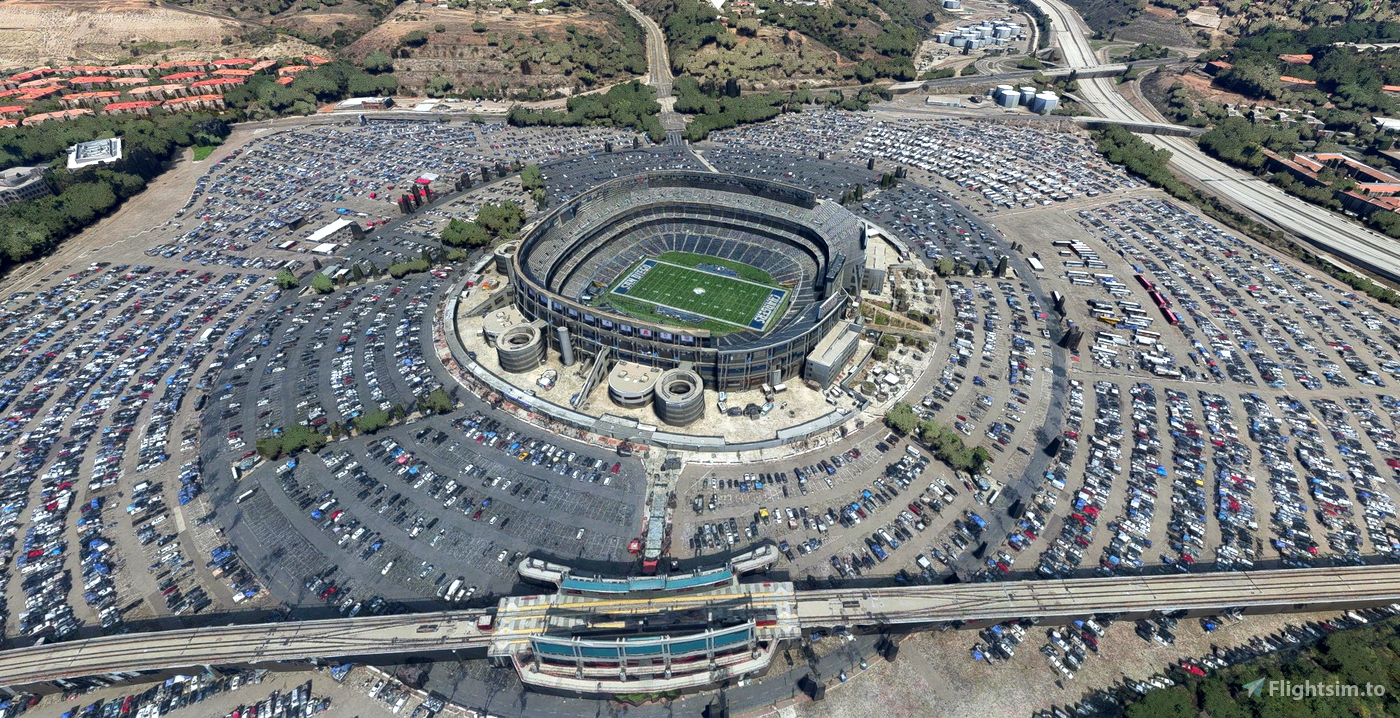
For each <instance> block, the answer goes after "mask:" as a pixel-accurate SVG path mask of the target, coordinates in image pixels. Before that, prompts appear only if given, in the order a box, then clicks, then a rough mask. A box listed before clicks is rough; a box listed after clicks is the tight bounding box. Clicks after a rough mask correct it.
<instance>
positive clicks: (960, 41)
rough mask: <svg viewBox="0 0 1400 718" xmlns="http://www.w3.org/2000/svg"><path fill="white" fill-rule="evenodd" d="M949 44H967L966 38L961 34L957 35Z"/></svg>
mask: <svg viewBox="0 0 1400 718" xmlns="http://www.w3.org/2000/svg"><path fill="white" fill-rule="evenodd" d="M951 44H952V45H953V47H963V46H965V45H967V38H966V37H963V36H962V35H958V36H957V37H955V38H953V42H952V43H951Z"/></svg>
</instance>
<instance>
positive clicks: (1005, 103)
mask: <svg viewBox="0 0 1400 718" xmlns="http://www.w3.org/2000/svg"><path fill="white" fill-rule="evenodd" d="M996 100H997V104H998V105H1001V106H1002V107H1015V106H1017V105H1019V104H1021V96H1020V95H1019V94H1017V93H1016V91H1015V90H1013V89H1010V88H1007V89H1005V90H1000V89H998V90H997V96H996Z"/></svg>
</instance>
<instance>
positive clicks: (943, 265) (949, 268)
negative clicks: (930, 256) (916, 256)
mask: <svg viewBox="0 0 1400 718" xmlns="http://www.w3.org/2000/svg"><path fill="white" fill-rule="evenodd" d="M954 269H955V267H954V265H953V260H952V259H949V258H948V257H939V258H938V261H937V262H934V263H933V271H935V272H937V273H938V276H940V277H947V276H951V275H952V274H953V270H954Z"/></svg>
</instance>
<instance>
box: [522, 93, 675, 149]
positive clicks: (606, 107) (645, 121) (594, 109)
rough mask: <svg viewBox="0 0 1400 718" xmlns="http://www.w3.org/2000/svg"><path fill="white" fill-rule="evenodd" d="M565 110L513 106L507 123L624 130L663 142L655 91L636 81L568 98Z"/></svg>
mask: <svg viewBox="0 0 1400 718" xmlns="http://www.w3.org/2000/svg"><path fill="white" fill-rule="evenodd" d="M566 108H567V109H566V111H565V112H559V111H558V110H533V109H529V108H526V107H521V106H519V105H516V106H515V107H512V108H511V109H510V114H509V115H507V121H508V122H509V123H510V124H511V125H514V126H516V127H536V126H540V125H550V126H557V127H579V126H588V125H594V126H606V127H626V128H631V129H632V130H635V131H637V132H641V133H644V134H646V136H647V137H648V138H649V139H650V140H651V141H652V142H661V141H662V140H664V139H666V131H665V130H663V129H662V128H661V119H660V118H659V117H658V116H657V115H658V114H660V112H661V105H659V104H657V102H656V90H654V89H652V88H650V87H648V86H646V85H643V84H642V83H641V82H638V81H636V80H633V81H631V82H628V83H624V84H621V85H614V86H613V87H611V88H609V89H608V91H607V92H604V93H595V94H591V95H576V96H574V97H570V98H569V100H568V103H567V104H566Z"/></svg>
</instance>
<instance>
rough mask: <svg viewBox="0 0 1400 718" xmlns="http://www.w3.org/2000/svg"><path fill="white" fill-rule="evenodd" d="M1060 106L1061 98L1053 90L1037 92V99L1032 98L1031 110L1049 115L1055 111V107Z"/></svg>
mask: <svg viewBox="0 0 1400 718" xmlns="http://www.w3.org/2000/svg"><path fill="white" fill-rule="evenodd" d="M1059 106H1060V98H1058V97H1056V96H1055V93H1053V92H1040V93H1037V94H1036V96H1035V99H1033V100H1031V110H1033V111H1035V112H1039V113H1040V114H1042V115H1048V114H1050V113H1051V112H1054V111H1055V108H1056V107H1059Z"/></svg>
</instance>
